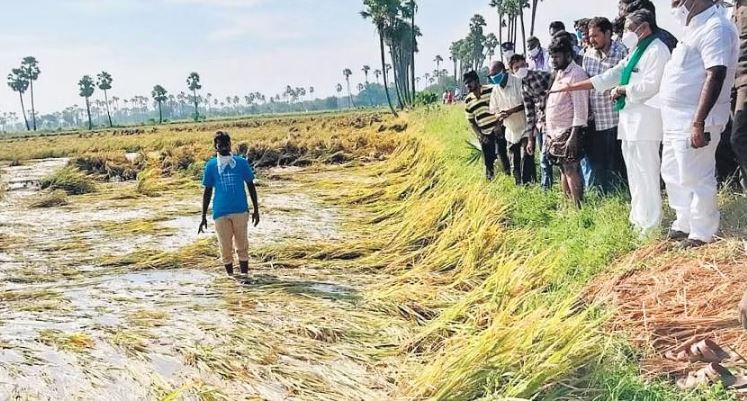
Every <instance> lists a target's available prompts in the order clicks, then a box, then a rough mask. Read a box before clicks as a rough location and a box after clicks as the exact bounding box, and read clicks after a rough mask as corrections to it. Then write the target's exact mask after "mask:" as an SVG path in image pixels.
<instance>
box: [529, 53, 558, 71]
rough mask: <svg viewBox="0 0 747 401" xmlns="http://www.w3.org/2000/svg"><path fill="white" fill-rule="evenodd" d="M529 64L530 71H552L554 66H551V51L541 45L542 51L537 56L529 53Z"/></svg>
mask: <svg viewBox="0 0 747 401" xmlns="http://www.w3.org/2000/svg"><path fill="white" fill-rule="evenodd" d="M527 66H528V68H529V71H545V72H552V66H550V53H549V52H548V51H547V50H545V49H543V48H541V47H540V52H539V53H538V54H537V57H532V56H531V55H527Z"/></svg>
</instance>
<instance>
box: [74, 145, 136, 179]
mask: <svg viewBox="0 0 747 401" xmlns="http://www.w3.org/2000/svg"><path fill="white" fill-rule="evenodd" d="M70 165H72V166H75V167H76V168H78V170H80V171H83V172H86V173H89V174H94V175H96V176H98V177H101V178H103V179H105V180H119V181H129V180H134V179H135V178H137V174H138V173H139V172H140V170H142V169H143V167H145V157H142V156H139V157H138V158H136V159H135V160H134V161H130V160H129V159H127V157H125V155H124V154H122V153H116V152H102V153H96V154H86V155H82V156H78V157H76V158H74V159H71V160H70Z"/></svg>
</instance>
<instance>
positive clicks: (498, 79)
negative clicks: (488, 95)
mask: <svg viewBox="0 0 747 401" xmlns="http://www.w3.org/2000/svg"><path fill="white" fill-rule="evenodd" d="M505 78H506V72H505V71H503V72H501V73H498V74H495V75H491V76H489V77H488V81H489V82H490V83H491V84H493V85H500V84H501V83H503V79H505Z"/></svg>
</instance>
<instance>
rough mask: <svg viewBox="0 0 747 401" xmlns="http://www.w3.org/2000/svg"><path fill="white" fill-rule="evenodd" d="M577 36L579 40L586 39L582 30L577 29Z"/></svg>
mask: <svg viewBox="0 0 747 401" xmlns="http://www.w3.org/2000/svg"><path fill="white" fill-rule="evenodd" d="M576 37H577V38H578V40H579V41H581V40H584V33H583V32H581V31H576Z"/></svg>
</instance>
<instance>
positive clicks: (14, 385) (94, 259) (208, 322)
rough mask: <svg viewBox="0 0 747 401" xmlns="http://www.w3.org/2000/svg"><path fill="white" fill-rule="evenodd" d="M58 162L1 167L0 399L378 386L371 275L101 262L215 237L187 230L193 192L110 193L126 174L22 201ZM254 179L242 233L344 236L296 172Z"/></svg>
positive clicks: (380, 328)
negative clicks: (256, 198) (243, 281)
mask: <svg viewBox="0 0 747 401" xmlns="http://www.w3.org/2000/svg"><path fill="white" fill-rule="evenodd" d="M65 162H66V161H65V160H59V159H57V160H44V161H36V162H29V163H28V164H27V165H24V166H18V167H7V168H5V169H4V170H5V171H4V174H3V175H2V176H3V178H4V179H5V180H6V181H7V184H8V187H9V192H8V194H7V196H6V197H5V199H4V200H2V201H0V400H104V399H106V400H146V399H162V398H164V397H165V396H167V395H177V397H176V398H174V399H185V400H193V399H194V400H221V399H227V400H241V399H266V400H287V399H299V400H301V399H303V400H384V399H387V398H389V394H390V393H391V391H392V389H393V386H394V384H393V381H394V380H393V378H392V377H391V376H393V375H394V372H393V371H392V369H391V367H390V366H389V365H388V364H387V363H384V362H382V361H383V360H385V358H386V355H385V354H382V351H381V350H385V349H388V348H391V347H392V344H396V343H397V341H396V340H397V339H396V336H397V335H398V331H397V330H396V328H395V327H392V326H391V322H390V321H388V320H387V319H386V318H385V317H384V316H377V315H375V314H373V315H372V314H370V313H364V311H363V309H362V308H361V307H360V300H361V292H362V291H364V290H365V287H366V286H367V285H369V284H370V283H373V282H375V281H376V280H377V277H371V276H368V277H362V276H358V275H354V274H347V273H346V272H345V271H344V270H328V271H322V270H315V269H305V268H299V269H292V270H284V269H273V268H272V267H270V266H259V267H256V268H255V274H256V277H257V278H258V283H257V284H252V285H240V284H238V283H237V282H236V281H235V280H233V279H230V278H227V277H226V276H225V275H224V274H221V271H220V269H219V268H214V269H196V268H190V267H189V266H180V268H178V269H168V270H140V271H131V270H127V269H126V268H125V269H122V268H112V267H110V266H109V265H107V264H106V263H103V262H104V261H105V260H107V259H111V258H113V257H114V258H116V257H119V258H121V257H122V256H125V255H128V254H134V255H137V253H133V252H141V253H148V252H151V253H156V252H163V251H178V250H179V249H183V248H184V247H185V246H194V244H196V243H197V244H199V243H200V242H202V243H206V242H207V243H208V244H212V242H211V241H213V240H212V234H211V235H210V236H204V238H203V239H199V238H198V236H197V235H196V229H197V226H198V223H199V214H198V210H199V204H200V195H201V194H200V192H199V191H198V190H195V191H182V192H178V193H175V194H171V195H168V196H161V197H156V198H145V197H141V198H135V199H132V198H129V199H128V197H126V196H123V197H120V198H118V197H117V196H112V194H116V193H118V192H122V193H124V192H126V191H131V190H132V186H133V185H134V184H107V185H105V186H104V188H102V191H101V193H99V194H95V195H90V196H89V195H84V196H79V197H71V198H70V203H69V204H68V205H66V206H61V207H54V208H46V209H31V208H29V206H28V202H29V201H30V200H32V199H34V198H35V197H38V196H40V192H39V189H38V187H37V185H36V184H37V182H38V179H39V178H40V177H42V176H44V175H45V174H46V173H48V172H50V171H51V170H53V169H55V168H58V167H60V166H63V165H64V164H65ZM263 184H264V185H263V186H262V187H261V188H260V195H261V204H262V209H263V210H264V216H263V222H262V224H261V225H260V227H258V228H257V229H255V230H252V231H251V232H250V241H251V243H252V244H253V245H257V244H272V243H278V242H282V241H287V240H293V239H305V240H311V241H313V240H328V239H333V240H334V239H335V238H340V237H341V236H342V235H343V234H342V233H341V232H340V223H341V222H342V221H343V220H344V219H345V218H347V217H348V216H346V215H345V214H343V213H342V212H341V211H339V210H335V209H331V208H329V207H328V206H324V205H322V204H321V203H318V202H315V200H314V199H313V197H312V196H310V195H309V194H308V193H307V192H306V191H304V189H303V186H302V185H301V184H297V183H293V182H292V180H291V181H287V180H284V181H278V182H267V183H263ZM211 226H212V224H211ZM216 262H217V261H216ZM216 265H217V263H216Z"/></svg>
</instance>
